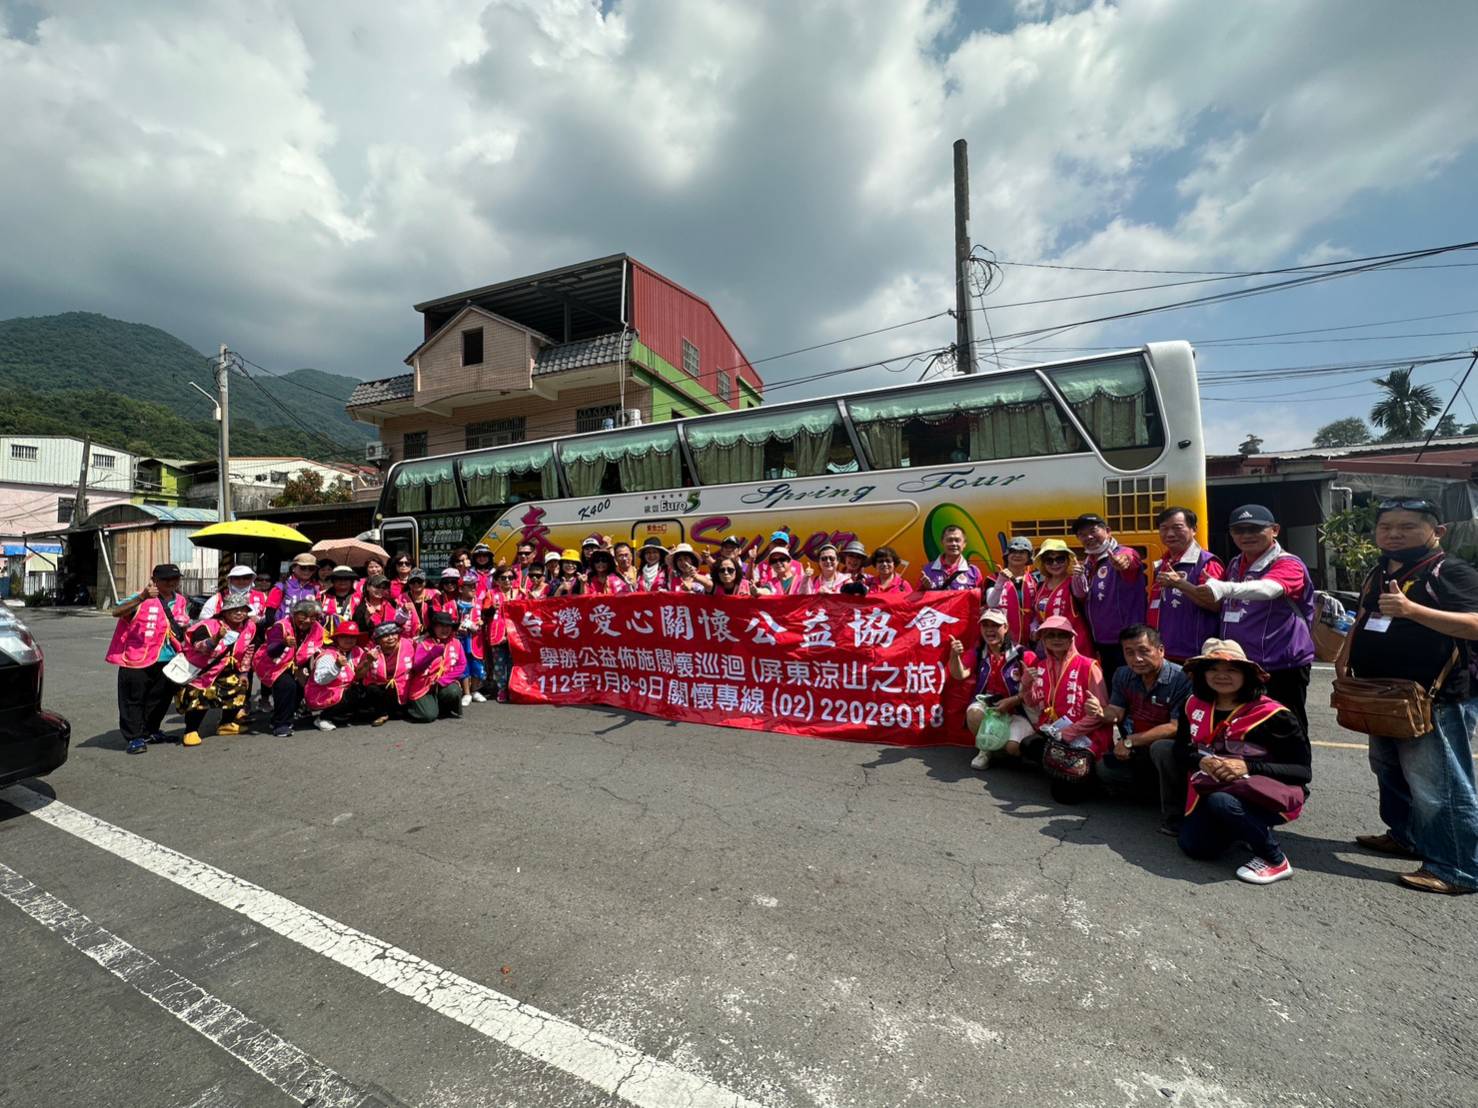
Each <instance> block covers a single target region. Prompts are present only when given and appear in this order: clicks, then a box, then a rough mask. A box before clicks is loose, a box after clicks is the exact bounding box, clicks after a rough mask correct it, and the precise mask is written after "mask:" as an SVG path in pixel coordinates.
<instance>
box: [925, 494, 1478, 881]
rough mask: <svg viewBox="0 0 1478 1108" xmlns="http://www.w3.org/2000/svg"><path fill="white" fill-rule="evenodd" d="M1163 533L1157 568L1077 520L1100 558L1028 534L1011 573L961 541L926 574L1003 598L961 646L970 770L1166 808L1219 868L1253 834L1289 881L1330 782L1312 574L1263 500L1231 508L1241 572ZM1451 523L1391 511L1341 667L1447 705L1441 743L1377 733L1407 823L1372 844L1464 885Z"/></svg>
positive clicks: (1466, 610) (1425, 509) (1106, 532)
mask: <svg viewBox="0 0 1478 1108" xmlns="http://www.w3.org/2000/svg"><path fill="white" fill-rule="evenodd" d="M1155 522H1156V526H1157V528H1158V530H1159V534H1160V539H1161V542H1162V544H1163V550H1162V552H1161V555H1160V557H1159V558H1158V560H1157V561H1156V562H1155V564H1154V565H1153V567H1150V566H1148V565H1147V564H1146V562H1145V560H1144V558H1143V557H1141V555H1140V554H1139V553H1138V552H1137V551H1135V550H1133V549H1131V548H1129V547H1125V546H1121V545H1120V544H1119V543H1118V541H1117V540H1116V539H1115V538H1114V536H1113V534H1112V532H1111V530H1110V528H1109V526H1108V524H1107V523H1106V522H1105V521H1104V520H1103V519H1102V518H1101V517H1100V516H1098V515H1095V514H1091V513H1090V514H1085V515H1082V516H1079V517H1078V518H1077V519H1076V520H1075V521H1074V522H1073V525H1072V530H1073V532H1074V536H1075V537H1076V539H1077V540H1078V542H1079V544H1081V546H1082V548H1083V550H1084V552H1085V556H1084V558H1083V559H1082V560H1081V561H1080V560H1079V559H1078V557H1077V556H1076V555H1075V554H1074V552H1073V551H1072V550H1070V549H1069V548H1068V546H1067V544H1066V543H1065V542H1064V541H1063V540H1061V539H1047V540H1046V541H1044V542H1042V543H1041V545H1040V546H1039V547H1037V548H1035V549H1034V548H1033V546H1032V543H1031V542H1030V541H1029V540H1028V539H1025V538H1014V539H1012V540H1011V541H1010V542H1009V543H1008V544H1007V548H1006V551H1005V559H1004V560H1005V566H1004V568H1002V569H1001V570H1000V572H999V573H997V574H996V575H995V576H994V579H993V580H992V579H986V578H985V577H984V576H983V575H981V574H980V573H979V571H978V569H976V567H974V566H971V565H969V563H968V560H967V559H966V558H965V556H964V553H963V546H964V534H963V532H956V533H954V534H946V535H945V536H944V537H943V541H942V544H941V545H942V546H943V551H944V552H943V553H942V554H941V556H940V558H939V559H937V560H936V561H935V562H933V563H931V564H930V565H929V566H928V567H926V568H925V571H924V572H925V577H926V578H927V579H928V580H929V583H930V587H935V588H980V589H981V590H982V591H983V594H984V604H983V606H982V609H981V615H980V638H979V641H978V643H977V644H975V646H974V648H973V649H971V648H970V647H969V646H967V645H966V644H964V643H962V642H960V641H959V640H958V639H956V640H952V641H951V644H950V645H951V658H950V671H951V675H952V676H953V677H954V678H955V679H956V680H961V681H963V680H973V681H974V683H975V698H974V700H973V701H972V703H971V705H970V707H969V708H968V709H967V711H966V718H965V721H964V725H965V726H966V728H967V729H968V730H969V732H970V733H971V734H973V735H975V736H976V745H977V748H978V751H979V753H977V754H976V756H975V758H974V761H972V763H971V765H972V766H973V767H974V768H977V769H984V768H986V767H988V766H989V765H990V764H991V761H992V758H993V757H995V756H996V752H998V751H999V752H1001V753H1002V754H1004V755H1006V756H1012V757H1016V758H1020V759H1023V760H1026V761H1029V762H1032V763H1034V764H1039V765H1041V766H1042V768H1043V769H1044V770H1045V771H1046V772H1047V773H1048V774H1049V776H1051V777H1052V779H1053V794H1054V796H1055V797H1057V798H1058V799H1060V800H1062V801H1064V802H1070V803H1071V802H1076V801H1079V800H1081V799H1083V798H1084V797H1085V796H1086V795H1087V794H1088V793H1089V792H1090V791H1092V790H1095V789H1096V790H1102V791H1104V792H1107V793H1109V794H1136V793H1137V794H1139V795H1142V796H1145V797H1147V798H1148V797H1153V798H1155V799H1157V800H1158V802H1159V805H1160V808H1161V817H1162V818H1161V824H1160V827H1161V830H1162V831H1163V832H1165V833H1166V834H1168V835H1173V836H1175V837H1177V838H1178V840H1179V843H1180V846H1181V848H1182V849H1183V850H1184V851H1185V852H1186V853H1187V854H1189V855H1191V856H1192V857H1196V858H1204V859H1211V858H1215V857H1218V856H1220V855H1222V854H1223V853H1225V852H1226V851H1227V850H1228V849H1230V848H1231V847H1232V846H1233V845H1235V844H1239V843H1240V844H1243V845H1245V846H1247V847H1248V848H1250V851H1251V854H1252V857H1251V859H1250V860H1249V861H1248V862H1247V863H1246V864H1245V865H1243V866H1241V867H1240V868H1239V869H1238V870H1237V876H1238V877H1239V878H1241V879H1242V880H1244V881H1247V882H1249V883H1252V884H1271V883H1273V882H1275V881H1280V880H1283V879H1285V878H1287V877H1289V876H1291V875H1292V873H1293V868H1292V865H1291V864H1290V863H1289V860H1288V857H1287V855H1286V854H1285V853H1284V851H1283V848H1282V846H1281V844H1280V843H1279V841H1278V838H1277V835H1276V834H1275V830H1274V829H1275V828H1277V827H1279V826H1281V825H1283V824H1286V823H1288V822H1291V821H1292V820H1294V819H1296V818H1297V817H1298V815H1299V813H1300V811H1301V810H1302V808H1303V805H1304V803H1305V801H1306V800H1307V797H1308V795H1309V785H1310V782H1311V780H1312V754H1311V748H1310V740H1309V725H1308V716H1307V712H1306V702H1307V697H1308V688H1309V680H1310V674H1311V670H1312V663H1313V660H1314V641H1313V632H1312V621H1313V618H1314V595H1313V593H1314V589H1313V582H1312V580H1311V578H1310V575H1309V571H1308V568H1307V567H1306V566H1305V565H1304V563H1303V562H1302V561H1301V560H1300V559H1299V558H1298V557H1297V556H1296V555H1294V554H1291V553H1289V552H1288V551H1286V550H1284V549H1283V548H1282V547H1281V546H1280V545H1279V543H1278V535H1279V531H1280V527H1279V524H1278V522H1277V520H1276V519H1275V518H1274V516H1273V514H1272V512H1270V511H1269V510H1268V509H1267V508H1266V507H1264V506H1262V505H1258V504H1248V505H1244V506H1243V507H1240V508H1238V509H1237V510H1236V511H1234V512H1233V513H1232V516H1231V519H1230V521H1229V530H1230V532H1231V540H1232V544H1233V546H1235V548H1236V549H1237V551H1238V553H1237V556H1236V557H1235V558H1233V559H1232V561H1231V562H1230V564H1224V563H1223V562H1222V561H1221V560H1220V559H1218V558H1216V557H1215V556H1214V555H1212V554H1210V553H1209V552H1207V551H1205V550H1203V549H1201V547H1200V546H1199V545H1198V544H1197V543H1196V540H1195V533H1196V527H1197V523H1198V521H1197V518H1196V515H1195V513H1194V512H1193V511H1191V510H1189V509H1186V508H1180V507H1171V508H1166V509H1165V510H1164V511H1162V512H1160V513H1159V515H1158V517H1157V518H1156V521H1155ZM1444 532H1445V528H1444V527H1443V525H1442V523H1441V516H1440V514H1439V511H1438V509H1437V507H1436V505H1434V504H1433V503H1431V502H1430V501H1426V500H1421V499H1410V500H1388V501H1381V502H1379V504H1378V505H1377V521H1376V532H1375V540H1376V545H1377V546H1378V547H1379V549H1380V552H1381V558H1380V560H1379V562H1378V563H1377V564H1376V565H1375V566H1374V568H1373V569H1372V570H1371V571H1370V574H1369V575H1368V577H1367V578H1366V580H1365V581H1364V583H1363V585H1362V588H1361V593H1360V603H1359V618H1358V619H1357V620H1356V622H1355V624H1354V625H1353V627H1352V628H1351V629H1350V632H1349V634H1348V636H1347V637H1346V640H1345V645H1344V648H1343V649H1342V651H1341V653H1340V656H1339V658H1338V659H1337V661H1336V663H1335V668H1336V672H1337V673H1338V674H1339V675H1341V676H1345V675H1350V676H1355V677H1360V678H1382V679H1396V680H1401V681H1409V682H1414V683H1415V684H1416V685H1417V686H1419V687H1420V688H1421V689H1422V690H1426V692H1427V693H1428V694H1429V695H1430V696H1431V697H1432V698H1433V700H1434V703H1435V707H1434V709H1433V713H1432V728H1431V730H1430V731H1428V732H1427V733H1425V734H1422V735H1419V736H1416V737H1414V738H1394V737H1389V736H1384V735H1379V734H1376V735H1372V736H1371V738H1370V764H1371V768H1372V769H1373V771H1374V772H1375V775H1376V779H1377V783H1378V787H1379V791H1380V815H1381V819H1382V820H1383V821H1384V822H1385V824H1386V826H1387V830H1385V831H1383V832H1381V833H1379V834H1370V835H1361V836H1358V838H1357V840H1356V841H1357V843H1358V844H1359V845H1360V846H1362V847H1364V848H1365V849H1368V850H1371V851H1375V852H1378V853H1383V854H1388V855H1394V856H1399V857H1403V858H1409V859H1412V860H1414V861H1418V862H1420V863H1421V865H1420V867H1419V868H1418V869H1416V870H1415V871H1414V872H1411V873H1403V874H1401V876H1400V880H1401V882H1402V883H1403V884H1405V885H1407V886H1409V887H1411V888H1414V889H1419V890H1422V891H1426V892H1434V893H1445V894H1460V893H1470V892H1473V891H1475V890H1478V791H1475V781H1474V767H1473V758H1472V748H1471V740H1472V733H1473V729H1474V726H1475V724H1478V695H1475V694H1474V691H1473V688H1472V681H1473V678H1472V676H1471V675H1470V668H1472V666H1473V652H1472V649H1471V643H1472V641H1473V640H1475V639H1478V571H1475V570H1474V569H1473V568H1472V567H1471V566H1469V565H1468V564H1467V563H1465V562H1462V561H1460V560H1458V559H1453V558H1448V557H1447V556H1446V554H1445V553H1444V552H1443V551H1442V549H1441V545H1440V539H1441V537H1442V535H1443V534H1444Z"/></svg>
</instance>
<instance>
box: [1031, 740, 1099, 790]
mask: <svg viewBox="0 0 1478 1108" xmlns="http://www.w3.org/2000/svg"><path fill="white" fill-rule="evenodd" d="M1042 769H1043V770H1044V771H1046V773H1047V775H1048V776H1049V777H1055V778H1057V779H1058V780H1059V781H1081V780H1083V779H1084V778H1085V777H1087V776H1088V775H1089V774H1090V773H1092V772H1093V751H1091V750H1087V749H1085V748H1083V747H1080V746H1069V745H1068V744H1067V743H1065V742H1063V741H1062V740H1061V739H1059V738H1058V737H1057V736H1055V735H1049V736H1048V737H1047V745H1046V747H1045V748H1044V749H1043V750H1042Z"/></svg>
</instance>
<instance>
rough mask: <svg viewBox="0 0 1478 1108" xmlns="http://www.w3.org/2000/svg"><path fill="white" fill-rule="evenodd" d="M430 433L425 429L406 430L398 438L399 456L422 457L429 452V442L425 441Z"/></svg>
mask: <svg viewBox="0 0 1478 1108" xmlns="http://www.w3.org/2000/svg"><path fill="white" fill-rule="evenodd" d="M429 435H430V433H429V432H427V431H407V432H406V433H405V436H404V437H403V438H402V439H401V440H400V456H401V457H402V458H407V459H408V458H424V457H425V456H426V455H427V454H428V453H429V452H430V444H429V443H428V442H427V439H428V437H429Z"/></svg>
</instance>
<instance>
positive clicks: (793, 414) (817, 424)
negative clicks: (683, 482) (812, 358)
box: [687, 402, 858, 485]
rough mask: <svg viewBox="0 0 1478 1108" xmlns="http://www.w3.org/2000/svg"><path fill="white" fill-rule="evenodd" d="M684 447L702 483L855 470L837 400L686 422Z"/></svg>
mask: <svg viewBox="0 0 1478 1108" xmlns="http://www.w3.org/2000/svg"><path fill="white" fill-rule="evenodd" d="M687 438H688V449H689V450H690V451H692V454H693V464H694V465H695V466H697V469H698V480H699V481H700V482H702V483H703V484H705V485H722V484H728V483H731V482H748V481H759V480H775V479H780V478H791V477H821V476H824V475H826V474H829V473H853V472H856V470H857V469H858V464H857V455H856V454H855V453H854V452H853V450H852V443H851V440H849V439H848V438H847V432H846V429H845V428H844V427H843V425H842V419H841V415H840V413H838V411H837V407H836V404H834V403H831V402H827V403H824V404H812V405H807V406H806V407H802V408H787V409H781V410H778V411H770V412H767V411H765V410H764V409H763V408H760V409H757V410H756V411H754V412H749V413H746V414H744V415H738V416H724V417H723V418H718V419H702V420H696V421H694V422H692V423H689V424H688V425H687Z"/></svg>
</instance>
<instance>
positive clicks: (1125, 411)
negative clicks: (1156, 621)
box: [378, 342, 1206, 576]
mask: <svg viewBox="0 0 1478 1108" xmlns="http://www.w3.org/2000/svg"><path fill="white" fill-rule="evenodd" d="M1171 504H1175V505H1179V506H1182V507H1186V508H1191V509H1192V510H1194V511H1195V512H1197V513H1198V515H1199V516H1200V517H1201V519H1202V520H1203V521H1204V520H1205V518H1206V463H1205V448H1204V445H1203V442H1202V434H1201V406H1200V399H1199V396H1198V394H1197V390H1196V367H1195V353H1194V351H1193V350H1192V349H1191V346H1190V344H1189V343H1185V342H1161V343H1150V344H1148V345H1146V346H1144V347H1142V348H1140V349H1138V350H1126V351H1122V352H1119V353H1114V354H1109V355H1106V356H1102V357H1093V358H1078V359H1073V360H1070V361H1061V362H1052V363H1045V364H1042V365H1036V366H1031V367H1028V368H1023V369H1017V370H1010V371H1006V372H1000V373H982V374H974V375H969V376H956V377H950V378H946V379H943V380H938V381H931V382H928V383H925V384H915V385H905V386H895V387H888V388H880V389H873V390H869V391H863V392H856V393H851V394H845V395H840V396H834V397H831V398H828V399H822V400H802V401H794V402H787V403H781V404H766V405H764V406H763V407H759V408H754V409H751V410H749V411H745V412H742V413H733V414H726V413H718V414H713V415H702V416H693V417H689V418H687V419H681V420H672V421H670V422H666V423H655V424H648V425H642V426H634V427H620V428H616V429H614V430H605V431H595V432H591V433H588V434H580V435H568V436H563V437H560V438H553V439H543V440H539V441H533V442H522V443H516V444H513V445H510V446H500V447H494V448H491V449H485V450H470V451H465V452H461V453H456V454H444V455H441V456H439V457H432V458H418V459H415V460H414V461H405V462H400V463H398V464H397V465H395V466H393V467H391V469H390V471H389V473H388V474H387V475H386V480H385V488H384V491H383V493H382V494H381V499H380V506H379V516H378V523H379V527H380V537H381V541H382V544H383V545H384V546H385V547H386V548H387V549H388V550H390V551H392V552H408V553H410V554H411V556H412V559H413V560H414V561H415V562H416V563H417V564H419V565H421V566H423V567H426V568H427V569H436V568H439V567H441V566H442V565H444V564H445V562H446V559H447V557H448V555H449V554H450V552H451V551H452V550H453V549H455V548H456V547H459V546H467V547H471V546H473V545H475V544H476V543H479V542H485V543H487V544H488V545H489V546H491V547H492V549H493V552H494V556H495V557H496V558H497V559H498V560H499V561H512V560H513V559H514V555H515V550H516V548H517V546H518V544H520V543H525V542H527V543H531V544H533V546H534V547H535V548H536V550H537V551H538V555H539V556H540V557H541V558H542V556H543V555H544V554H545V553H546V552H548V551H551V550H563V549H566V548H569V547H575V548H578V547H579V546H580V543H581V540H582V539H584V538H585V537H586V536H588V535H590V534H591V533H592V532H600V533H602V534H609V535H611V536H612V537H613V538H614V539H616V540H618V541H619V540H623V539H624V540H626V541H628V542H630V543H632V544H633V545H635V546H640V545H641V543H642V542H644V541H645V540H646V539H647V538H649V537H651V536H656V537H657V538H659V539H661V541H662V543H663V545H664V546H667V547H669V548H670V547H672V546H673V545H674V544H676V543H679V542H688V543H691V544H692V545H693V546H694V547H696V548H698V549H699V550H700V551H702V550H703V549H704V548H708V549H714V550H716V549H717V547H718V544H719V543H720V542H721V541H722V540H723V539H724V538H725V537H726V536H728V535H737V536H739V537H740V538H741V539H742V540H743V545H744V546H745V547H746V548H750V547H753V548H762V547H763V545H764V543H765V542H766V541H767V540H768V538H769V536H770V534H771V532H773V531H776V530H781V529H785V530H788V531H790V532H791V534H792V535H794V536H795V538H796V541H797V545H798V548H799V553H801V554H803V555H807V556H809V555H812V554H813V553H814V552H815V550H816V549H817V548H818V547H820V546H821V545H822V544H823V543H826V542H833V543H838V544H840V543H843V542H846V541H848V540H850V539H853V538H857V539H860V540H861V541H862V542H863V543H865V544H866V545H867V547H868V549H869V550H872V549H875V548H876V547H878V546H881V545H889V546H893V547H894V548H896V549H897V550H898V552H899V554H900V555H901V556H902V557H903V558H904V559H906V560H907V561H908V562H909V563H910V565H911V567H912V569H911V572H910V576H912V574H913V573H914V572H916V571H917V570H918V569H919V568H920V567H921V566H922V565H923V564H924V563H925V562H927V561H929V560H931V559H933V558H935V557H936V556H937V555H938V553H939V538H940V534H941V532H942V531H943V530H944V528H945V527H947V526H949V525H951V524H958V525H960V526H961V527H963V528H964V529H965V535H966V539H967V543H966V550H967V553H968V554H969V555H970V556H971V558H972V559H974V560H976V561H977V562H978V563H979V564H981V565H983V566H984V567H985V568H987V569H991V570H994V569H995V568H996V567H997V566H998V565H999V564H1000V562H1001V558H1002V552H1003V550H1004V548H1005V544H1006V542H1007V540H1008V539H1009V538H1011V537H1012V536H1015V535H1024V536H1026V537H1028V538H1030V539H1031V540H1032V542H1033V543H1034V544H1036V543H1039V542H1040V541H1041V540H1042V539H1045V538H1052V537H1060V538H1067V539H1069V541H1070V542H1071V539H1072V536H1071V535H1070V534H1069V529H1070V527H1071V523H1072V520H1073V518H1074V517H1075V516H1077V515H1078V514H1079V513H1081V512H1098V513H1099V514H1101V515H1102V516H1103V517H1104V518H1105V519H1107V520H1108V522H1109V524H1110V525H1111V526H1112V527H1113V529H1114V531H1115V532H1116V533H1117V535H1118V538H1119V540H1120V541H1121V542H1124V543H1127V544H1129V545H1131V546H1137V547H1139V548H1141V549H1146V548H1149V549H1156V548H1157V545H1156V543H1157V540H1156V534H1155V526H1154V519H1155V514H1156V513H1157V512H1158V511H1160V509H1162V508H1164V507H1166V506H1167V505H1171ZM1203 538H1204V536H1203Z"/></svg>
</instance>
